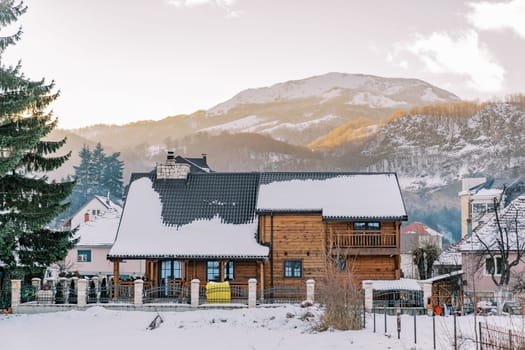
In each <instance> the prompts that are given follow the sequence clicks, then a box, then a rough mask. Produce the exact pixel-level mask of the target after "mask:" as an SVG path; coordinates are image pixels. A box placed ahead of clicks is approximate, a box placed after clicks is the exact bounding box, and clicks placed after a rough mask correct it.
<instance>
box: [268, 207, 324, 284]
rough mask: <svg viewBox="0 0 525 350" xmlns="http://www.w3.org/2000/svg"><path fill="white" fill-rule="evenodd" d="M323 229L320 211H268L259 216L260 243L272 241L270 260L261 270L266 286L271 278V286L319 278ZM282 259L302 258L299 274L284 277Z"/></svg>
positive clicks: (322, 258)
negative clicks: (303, 213) (276, 212)
mask: <svg viewBox="0 0 525 350" xmlns="http://www.w3.org/2000/svg"><path fill="white" fill-rule="evenodd" d="M272 221H273V244H272V237H271V236H272ZM325 232H326V230H325V223H324V222H323V221H322V217H321V215H320V214H310V215H294V214H279V215H273V218H272V216H271V215H265V216H260V221H259V234H260V239H261V243H263V244H269V245H270V244H271V245H272V246H271V251H270V258H269V263H268V264H266V266H265V271H264V275H265V276H264V277H265V278H264V279H265V281H264V285H265V287H266V288H269V287H271V286H272V279H273V286H274V287H280V286H294V287H295V286H297V287H302V286H303V285H304V283H305V281H306V280H307V279H310V278H313V279H318V280H319V279H321V278H322V277H323V276H324V274H325V261H326V235H325ZM285 260H301V261H302V277H301V278H285V277H284V261H285ZM272 274H273V276H272ZM272 277H273V278H272Z"/></svg>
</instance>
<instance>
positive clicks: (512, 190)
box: [458, 177, 525, 238]
mask: <svg viewBox="0 0 525 350" xmlns="http://www.w3.org/2000/svg"><path fill="white" fill-rule="evenodd" d="M503 189H505V193H503ZM523 193H525V181H524V179H523V178H521V177H518V178H515V179H487V178H484V177H481V178H465V179H463V180H462V189H461V192H459V194H458V195H459V197H460V205H461V237H462V238H464V237H466V236H468V235H469V234H470V233H471V232H472V230H473V229H476V227H479V226H480V225H483V224H484V223H485V222H487V219H488V218H489V217H490V215H491V213H494V210H495V208H494V200H496V201H498V202H499V201H500V200H501V206H502V207H505V206H507V205H508V204H509V203H510V202H511V201H512V200H514V199H515V198H516V197H518V196H519V195H521V194H523ZM500 209H501V208H500Z"/></svg>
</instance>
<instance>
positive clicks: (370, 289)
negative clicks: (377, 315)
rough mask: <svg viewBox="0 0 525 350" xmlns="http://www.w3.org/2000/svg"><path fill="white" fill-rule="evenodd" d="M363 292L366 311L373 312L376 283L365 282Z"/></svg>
mask: <svg viewBox="0 0 525 350" xmlns="http://www.w3.org/2000/svg"><path fill="white" fill-rule="evenodd" d="M363 290H364V291H365V311H368V312H371V311H372V309H373V308H374V282H372V281H370V280H368V281H363Z"/></svg>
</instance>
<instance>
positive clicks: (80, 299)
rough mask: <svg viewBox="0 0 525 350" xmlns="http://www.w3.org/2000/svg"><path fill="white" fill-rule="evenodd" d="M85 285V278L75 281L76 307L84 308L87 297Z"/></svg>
mask: <svg viewBox="0 0 525 350" xmlns="http://www.w3.org/2000/svg"><path fill="white" fill-rule="evenodd" d="M87 284H88V280H87V279H85V278H79V279H78V280H77V305H78V306H81V307H82V306H86V301H87V299H86V297H87Z"/></svg>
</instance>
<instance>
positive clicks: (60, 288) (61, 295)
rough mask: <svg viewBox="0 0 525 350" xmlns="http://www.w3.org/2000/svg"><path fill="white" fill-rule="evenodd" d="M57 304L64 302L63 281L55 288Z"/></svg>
mask: <svg viewBox="0 0 525 350" xmlns="http://www.w3.org/2000/svg"><path fill="white" fill-rule="evenodd" d="M55 304H64V287H63V286H62V283H61V282H58V283H57V286H56V288H55Z"/></svg>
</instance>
